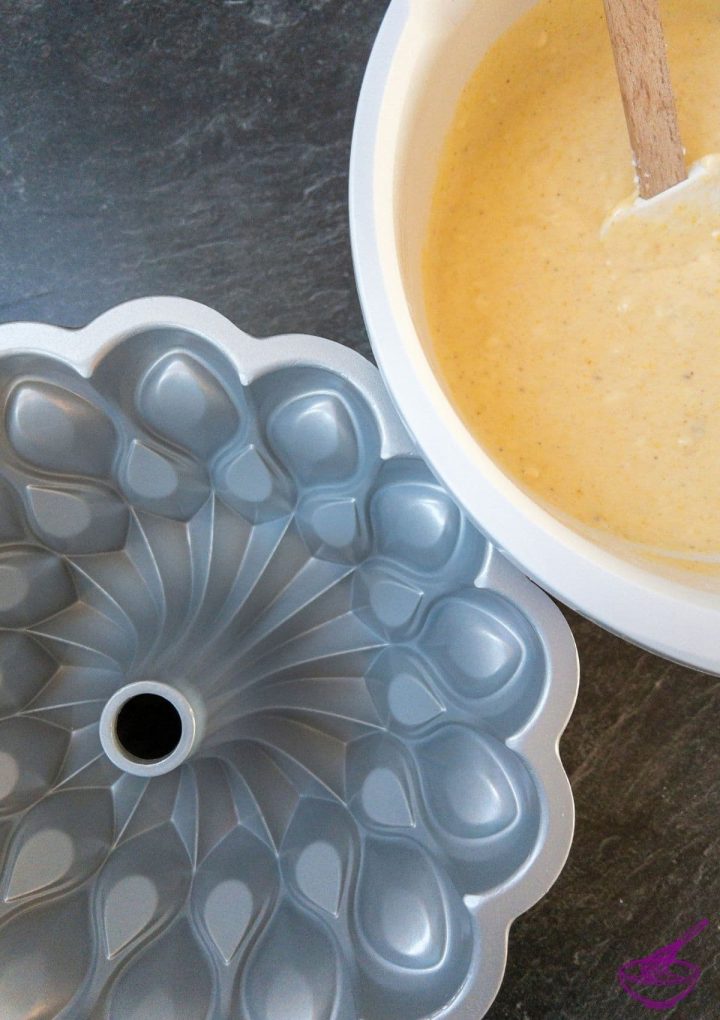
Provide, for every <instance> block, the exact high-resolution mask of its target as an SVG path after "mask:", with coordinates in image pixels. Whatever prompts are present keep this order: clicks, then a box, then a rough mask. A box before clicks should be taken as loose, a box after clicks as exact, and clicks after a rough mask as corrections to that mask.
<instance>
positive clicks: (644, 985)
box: [617, 918, 710, 1009]
mask: <svg viewBox="0 0 720 1020" xmlns="http://www.w3.org/2000/svg"><path fill="white" fill-rule="evenodd" d="M709 924H710V922H709V921H708V920H707V918H703V920H702V921H698V922H697V924H694V925H693V926H692V928H690V929H689V930H688V931H686V932H685V934H684V935H681V936H680V938H679V939H676V940H675V941H674V942H670V943H669V944H668V945H666V946H661V947H660V949H656V950H655V952H654V953H651V954H650V955H649V956H641V957H640V958H639V959H637V960H628V961H627V962H626V963H624V964H623V965H622V966H621V967H620V969H619V970H618V972H617V979H618V981H619V983H620V985H621V987H622V988H624V990H625V991H626V992H627V994H628V995H629V996H630V997H631V998H633V999H636V1000H637V1001H638V1002H641V1003H642V1004H643V1006H647V1008H648V1009H672V1007H673V1006H676V1005H677V1004H678V1002H680V1001H681V1000H682V999H684V998H685V997H686V996H687V995H689V994H690V992H691V991H692V990H693V988H694V987H695V985H696V984H697V983H698V981H699V980H700V975H701V974H702V968H701V967H699V966H698V964H697V963H690V962H688V961H687V960H678V954H679V952H680V950H681V949H682V948H683V947H684V946H686V945H687V944H688V942H690V941H691V940H692V939H694V938H695V937H696V936H697V935H699V934H700V932H702V931H704V930H705V928H707V926H708V925H709Z"/></svg>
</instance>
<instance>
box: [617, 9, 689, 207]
mask: <svg viewBox="0 0 720 1020" xmlns="http://www.w3.org/2000/svg"><path fill="white" fill-rule="evenodd" d="M604 4H605V18H606V20H607V25H608V31H609V33H610V42H611V43H612V48H613V54H614V56H615V66H616V68H617V75H618V80H619V82H620V92H621V94H622V100H623V106H624V107H625V119H626V120H627V126H628V132H629V134H630V144H631V146H632V150H633V157H634V160H635V167H636V169H637V175H638V187H639V190H640V197H641V198H652V197H653V195H658V194H659V193H660V192H661V191H665V190H666V188H671V187H672V186H673V184H679V182H680V181H684V180H685V178H686V177H687V171H686V169H685V159H684V156H683V148H682V142H681V141H680V131H679V129H678V123H677V113H676V110H675V97H674V96H673V90H672V85H671V84H670V72H669V70H668V63H667V52H666V49H665V36H664V35H663V29H662V22H661V21H660V9H659V0H604Z"/></svg>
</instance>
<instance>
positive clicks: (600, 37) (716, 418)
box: [423, 0, 720, 560]
mask: <svg viewBox="0 0 720 1020" xmlns="http://www.w3.org/2000/svg"><path fill="white" fill-rule="evenodd" d="M662 14H663V22H664V25H665V30H666V35H667V39H668V52H669V60H670V69H671V75H672V79H673V85H674V87H675V91H676V94H677V100H678V112H679V118H680V127H681V133H682V136H683V141H684V144H685V146H686V149H687V155H688V160H689V161H690V162H692V161H694V160H696V159H698V158H699V157H701V156H703V155H704V154H706V153H712V152H720V6H719V5H718V2H717V0H665V2H663V4H662ZM718 179H720V177H719V178H718ZM633 187H634V183H633V170H632V164H631V161H630V156H629V143H628V139H627V133H626V129H625V122H624V118H623V112H622V106H621V103H620V98H619V93H618V87H617V83H616V80H615V73H614V67H613V62H612V55H611V51H610V44H609V41H608V38H607V33H606V29H605V23H604V20H603V13H602V2H601V0H540V2H539V3H538V4H537V6H536V7H534V8H533V9H532V10H531V11H530V12H529V13H528V14H527V15H525V17H523V18H522V19H521V20H520V21H519V22H518V23H516V24H515V25H514V26H513V27H512V28H511V29H510V30H509V31H508V32H507V33H506V34H505V35H504V36H503V37H502V38H501V39H500V41H499V42H498V43H497V44H496V45H495V46H494V47H493V49H492V50H491V51H490V53H489V54H488V55H487V56H486V58H485V59H484V60H483V62H482V64H481V65H480V67H479V68H478V70H477V72H476V74H475V76H474V77H473V79H472V80H471V81H470V83H469V84H468V86H467V87H466V89H465V91H464V93H463V95H462V98H461V101H460V104H459V107H458V110H457V113H456V116H455V119H454V122H453V124H452V127H451V130H450V133H449V135H448V138H447V141H446V145H445V150H444V154H443V157H442V161H441V166H440V170H439V175H438V180H437V183H436V188H435V194H434V198H433V207H432V212H431V222H430V227H429V232H428V237H427V244H426V250H425V254H424V265H423V273H424V287H425V298H426V309H427V315H428V320H429V324H430V329H431V333H432V337H433V340H434V350H435V356H436V360H437V363H438V367H439V371H440V374H441V376H442V377H443V379H444V381H445V383H446V385H447V387H448V389H449V391H450V393H451V396H452V399H453V401H454V403H455V405H456V407H457V408H458V409H459V411H460V413H461V415H462V416H463V418H464V419H465V421H466V422H467V424H468V425H469V427H470V428H471V429H472V431H473V433H474V434H475V435H476V436H477V438H478V439H479V440H480V441H481V443H482V444H483V446H484V447H485V448H486V449H487V450H488V452H489V453H490V454H491V455H492V456H493V457H494V458H495V459H496V460H497V461H498V463H499V464H500V465H501V466H502V467H503V468H504V469H505V470H506V471H508V473H510V474H511V475H512V476H513V477H515V478H516V480H518V481H519V482H520V483H521V485H523V486H524V487H525V488H526V489H528V490H529V491H531V492H532V494H533V495H534V496H535V497H536V498H539V499H540V500H541V501H542V502H544V503H545V504H546V505H548V506H549V507H550V508H554V509H555V510H556V511H558V512H559V513H560V514H561V515H570V516H572V517H574V518H576V519H577V520H579V521H581V522H582V523H583V524H585V525H588V526H590V527H592V528H594V529H600V530H602V531H605V532H609V533H610V534H612V535H614V536H617V537H619V538H622V539H627V540H630V541H632V542H636V543H640V544H642V545H643V546H646V547H650V548H653V549H657V550H663V551H667V552H668V553H669V554H670V555H674V556H681V557H687V558H688V559H693V558H697V559H699V560H707V559H713V558H714V557H715V556H716V555H717V556H718V557H719V558H720V203H715V204H714V205H713V204H712V203H711V204H709V205H708V208H707V209H703V208H699V209H698V207H697V206H693V204H692V203H686V204H685V205H684V206H682V205H681V206H680V207H678V208H675V209H674V210H672V212H671V215H667V214H666V213H665V214H662V215H658V216H654V217H645V218H644V219H642V220H639V219H637V220H636V219H631V220H630V221H629V225H628V223H622V222H621V223H616V224H612V223H611V224H610V226H609V227H607V223H606V221H607V219H608V217H609V216H610V214H611V213H612V211H613V210H614V209H615V207H616V206H617V205H618V203H621V202H622V201H623V200H624V199H626V198H627V197H628V196H629V195H631V194H632V192H633ZM717 188H718V191H717V193H718V194H719V195H720V186H717ZM698 213H699V215H698ZM604 224H605V225H606V229H605V230H604V231H603V225H604Z"/></svg>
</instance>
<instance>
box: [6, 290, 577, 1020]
mask: <svg viewBox="0 0 720 1020" xmlns="http://www.w3.org/2000/svg"><path fill="white" fill-rule="evenodd" d="M0 365H1V370H0V399H1V400H2V408H3V417H2V422H3V424H2V427H0V476H1V477H0V484H1V486H2V493H1V498H0V542H1V543H2V544H1V545H0V628H1V630H0V866H1V871H0V881H1V883H2V884H1V890H0V1003H1V1004H2V1006H1V1013H2V1018H3V1020H27V1018H28V1017H33V1018H34V1020H41V1018H50V1017H64V1018H72V1020H96V1018H106V1017H112V1018H115V1020H203V1018H216V1020H225V1018H230V1017H232V1018H235V1017H237V1018H243V1020H356V1018H364V1020H380V1018H382V1020H415V1018H420V1017H428V1016H430V1015H432V1016H434V1017H442V1018H450V1017H452V1018H455V1020H459V1018H465V1020H468V1018H472V1020H478V1018H479V1017H480V1016H482V1014H483V1013H484V1012H485V1010H486V1009H487V1008H488V1006H489V1004H490V1002H491V1001H492V999H493V997H494V995H495V993H496V991H497V988H498V986H499V984H500V980H501V977H502V971H503V967H504V962H505V952H506V941H507V932H508V927H509V925H510V923H511V922H512V920H513V919H514V918H515V917H516V916H517V915H518V914H519V913H520V912H522V911H523V910H525V909H526V908H527V907H529V906H530V905H531V904H532V903H533V902H535V901H536V900H537V899H538V898H539V897H540V896H541V895H542V894H543V893H544V892H545V891H546V890H547V889H548V887H549V886H550V885H551V883H552V882H553V881H554V879H555V878H556V876H557V874H558V872H559V871H560V868H561V867H562V864H563V862H564V860H565V857H566V855H567V852H568V849H569V846H570V839H571V834H572V825H573V809H572V800H571V795H570V789H569V785H568V782H567V779H566V777H565V774H564V772H563V770H562V767H561V764H560V760H559V757H558V750H557V745H558V739H559V736H560V733H561V731H562V729H563V727H564V725H565V723H566V721H567V719H568V716H569V713H570V711H571V708H572V704H573V700H574V697H575V693H576V687H577V661H576V655H575V649H574V645H573V643H572V639H571V637H570V633H569V631H568V628H567V626H566V624H565V623H564V621H563V619H562V617H561V616H560V614H559V612H558V611H557V609H556V608H555V607H554V606H553V605H552V603H551V602H550V600H549V599H548V598H547V597H546V596H545V595H543V594H542V593H541V592H540V591H539V590H538V589H536V588H535V587H534V586H533V585H531V584H530V582H529V581H527V580H526V579H525V578H523V577H522V576H520V574H518V572H517V571H516V570H515V569H513V568H512V567H511V566H510V565H509V564H508V563H507V562H506V561H504V560H503V559H502V557H501V556H500V555H498V553H497V551H496V550H495V549H494V548H493V547H492V546H491V545H490V544H488V542H487V541H486V539H485V538H484V537H483V536H482V535H481V534H480V533H479V532H478V531H476V530H475V529H474V528H473V527H472V526H471V525H470V524H469V523H468V521H467V520H466V519H465V518H464V517H463V515H462V514H461V513H460V512H459V511H458V509H457V507H456V506H455V504H454V503H453V502H452V500H451V499H450V498H449V496H448V495H447V493H446V492H445V491H444V490H443V488H442V487H441V486H440V485H439V484H438V482H437V481H436V480H435V478H434V477H433V476H432V475H431V474H430V473H429V471H428V469H427V468H426V467H425V465H424V464H423V462H422V461H421V460H419V459H418V457H417V454H416V452H415V450H414V448H413V445H412V443H411V442H410V440H409V439H408V436H407V434H406V433H405V431H404V429H403V427H402V425H401V424H400V422H399V420H398V418H397V417H396V415H395V413H394V411H393V410H392V408H391V405H390V403H389V398H388V396H387V395H386V392H385V390H384V388H383V386H382V383H381V381H380V377H379V375H378V373H377V372H376V370H375V369H374V368H373V367H372V366H371V365H370V364H368V363H367V362H365V361H363V359H362V358H360V357H359V356H358V355H356V354H354V353H352V352H351V351H348V350H346V349H344V348H342V347H340V346H338V345H335V344H332V343H330V342H329V341H325V340H319V339H315V338H311V337H302V336H288V337H277V338H272V339H268V340H263V341H258V340H254V339H251V338H250V337H248V336H246V335H245V334H243V333H241V332H240V331H239V330H237V329H236V328H235V327H234V326H232V325H231V324H230V323H229V322H228V321H227V320H225V319H223V318H222V317H221V316H219V315H217V314H216V313H214V312H212V311H210V310H209V309H207V308H204V307H202V306H200V305H196V304H193V303H191V302H187V301H181V300H175V299H149V300H144V301H136V302H132V303H130V304H127V305H124V306H121V307H120V308H116V309H115V310H113V311H111V312H109V313H108V314H107V315H103V316H102V317H101V318H99V319H97V320H96V321H95V322H93V323H92V324H91V325H89V326H88V327H87V328H86V329H83V330H80V331H68V330H62V329H57V328H54V327H49V326H44V325H38V324H19V325H7V326H3V327H1V328H0Z"/></svg>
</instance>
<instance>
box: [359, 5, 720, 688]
mask: <svg viewBox="0 0 720 1020" xmlns="http://www.w3.org/2000/svg"><path fill="white" fill-rule="evenodd" d="M532 5H533V0H393V2H392V3H391V4H390V7H389V9H388V13H387V15H386V17H385V20H384V22H383V24H382V27H381V29H380V33H379V35H378V38H377V42H376V44H375V47H374V49H373V52H372V56H371V58H370V62H369V64H368V68H367V73H366V77H365V81H364V84H363V88H362V93H361V96H360V102H359V106H358V111H357V118H356V123H355V133H354V138H353V150H352V158H351V165H350V224H351V231H352V241H353V255H354V260H355V272H356V276H357V282H358V289H359V292H360V299H361V302H362V306H363V311H364V314H365V320H366V323H367V326H368V331H369V333H370V338H371V341H372V346H373V350H374V352H375V356H376V358H377V361H378V364H379V366H380V369H381V371H382V373H383V376H384V378H385V381H386V383H387V385H388V387H389V389H390V392H391V394H392V396H393V398H394V400H395V403H396V405H397V407H398V408H399V410H400V413H401V415H402V416H403V418H404V419H405V422H406V424H407V425H408V427H409V429H410V431H411V432H412V433H413V435H414V436H415V438H416V440H417V442H418V444H419V445H420V447H421V449H422V451H423V453H424V454H425V456H426V458H427V459H428V461H429V462H430V464H431V466H432V467H433V469H434V470H435V472H436V473H437V474H438V475H439V476H440V477H441V478H442V480H443V481H444V482H445V484H446V485H447V486H448V488H449V489H450V490H451V491H452V492H453V493H454V495H455V497H456V498H457V500H458V501H459V502H460V503H461V504H462V505H463V507H464V508H465V509H466V511H467V512H468V513H469V514H470V516H471V517H473V518H474V520H475V521H476V522H477V523H478V524H479V525H480V526H481V527H482V528H483V529H484V530H485V531H486V532H488V534H489V535H491V536H492V538H493V539H494V540H495V542H497V543H498V544H499V545H500V546H501V547H502V548H503V549H504V551H505V552H506V554H507V556H508V557H509V558H510V559H512V560H513V561H514V562H515V563H516V564H517V565H518V566H519V567H521V568H522V570H524V571H525V572H526V573H527V574H529V575H530V576H531V577H532V578H533V579H534V580H536V581H537V582H538V583H539V584H541V585H542V586H543V587H544V588H546V589H547V590H548V591H550V592H552V593H553V594H554V595H556V596H557V597H558V598H559V599H561V600H562V601H563V602H565V603H567V604H568V605H569V606H572V607H573V608H574V609H577V610H578V611H579V612H581V613H583V614H584V615H585V616H588V617H590V618H591V619H593V620H595V621H597V622H598V623H600V624H601V625H602V626H604V627H606V628H607V629H608V630H611V631H614V632H615V633H617V634H621V635H623V636H624V637H626V638H628V639H629V640H630V641H633V642H635V643H636V644H638V645H641V646H643V647H645V648H649V649H651V650H652V651H654V652H657V653H658V654H660V655H663V656H666V657H667V658H669V659H674V660H677V661H679V662H683V663H686V664H687V665H690V666H694V667H697V668H698V669H704V670H708V671H710V672H714V673H720V578H719V577H718V575H717V574H715V573H713V571H712V569H709V568H707V566H706V567H705V568H704V569H698V570H691V569H687V568H685V567H684V566H683V565H682V563H681V562H679V561H678V562H673V561H672V560H671V559H666V560H661V559H650V558H649V557H647V556H644V555H643V554H642V553H641V552H640V551H639V550H637V549H636V548H633V547H632V546H630V545H621V544H620V543H619V542H613V541H612V540H611V539H609V538H608V537H607V536H601V535H592V534H590V533H589V532H587V531H583V530H582V529H581V528H580V526H578V527H577V528H575V527H573V526H571V525H570V524H568V523H567V522H563V521H561V520H559V519H558V518H557V517H555V516H553V515H552V514H551V513H549V512H548V511H547V510H545V509H543V508H542V507H541V506H539V505H538V504H537V503H536V502H535V501H533V499H532V498H531V497H530V496H528V495H527V494H526V493H525V492H524V491H522V490H521V489H520V488H519V487H518V486H517V485H516V484H515V483H514V482H513V481H512V479H511V478H509V477H508V476H507V475H506V474H504V473H503V471H502V470H501V469H500V468H499V467H498V466H497V465H496V464H495V463H494V462H493V461H492V460H491V459H490V457H489V456H488V455H487V454H486V453H485V452H484V450H483V449H482V447H481V446H480V445H479V444H478V442H477V441H476V440H475V439H474V438H473V436H472V435H471V434H470V432H469V431H468V429H467V428H466V426H465V425H464V424H463V422H462V421H461V419H460V417H459V415H458V414H457V412H456V411H455V409H454V407H453V406H452V404H451V403H450V400H449V399H448V396H447V394H446V392H445V390H444V389H443V387H442V385H441V383H440V381H439V379H438V377H437V376H436V374H435V373H434V370H433V367H432V355H431V350H430V342H429V336H428V328H427V323H426V321H425V313H424V310H423V300H422V291H421V274H420V255H421V249H422V244H423V239H424V234H425V229H426V225H427V219H428V213H429V206H430V197H431V192H432V186H433V183H434V179H435V173H436V168H437V161H438V157H439V155H440V150H441V146H442V143H443V139H444V136H445V133H446V131H447V128H448V127H449V124H450V121H451V118H452V115H453V112H454V110H455V106H456V103H457V100H458V98H459V94H460V92H461V90H462V88H463V86H464V85H465V83H466V82H467V80H468V79H469V77H470V75H471V74H472V72H473V70H474V68H475V67H476V66H477V64H478V62H479V61H480V60H481V58H482V56H483V54H484V52H485V51H486V50H487V49H488V47H489V46H490V45H491V44H492V42H493V41H494V40H495V39H496V38H497V37H498V35H499V34H500V33H501V32H502V31H504V30H505V29H506V28H507V27H508V26H509V25H510V24H511V23H512V22H513V21H514V20H515V19H516V18H518V17H519V16H520V15H521V14H522V13H523V12H524V11H525V10H527V9H528V8H529V7H531V6H532ZM719 452H720V451H719ZM718 520H719V529H718V530H719V533H720V513H719V515H718ZM719 569H720V568H719Z"/></svg>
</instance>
